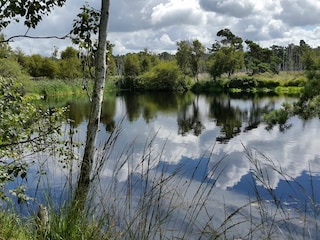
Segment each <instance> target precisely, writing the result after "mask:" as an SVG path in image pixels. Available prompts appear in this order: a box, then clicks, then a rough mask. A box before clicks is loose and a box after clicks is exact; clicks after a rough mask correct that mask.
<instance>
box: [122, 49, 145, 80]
mask: <svg viewBox="0 0 320 240" xmlns="http://www.w3.org/2000/svg"><path fill="white" fill-rule="evenodd" d="M140 73H141V68H140V61H139V56H138V55H137V54H136V53H130V54H127V55H126V56H125V59H124V77H125V78H128V77H129V78H130V77H137V76H139V75H140Z"/></svg>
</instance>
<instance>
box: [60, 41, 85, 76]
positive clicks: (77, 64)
mask: <svg viewBox="0 0 320 240" xmlns="http://www.w3.org/2000/svg"><path fill="white" fill-rule="evenodd" d="M60 56H61V60H59V71H58V74H57V76H58V77H59V78H62V79H75V78H79V77H81V76H82V72H81V61H80V59H79V52H78V50H76V49H74V48H73V47H67V48H66V49H65V50H63V51H62V52H61V54H60Z"/></svg>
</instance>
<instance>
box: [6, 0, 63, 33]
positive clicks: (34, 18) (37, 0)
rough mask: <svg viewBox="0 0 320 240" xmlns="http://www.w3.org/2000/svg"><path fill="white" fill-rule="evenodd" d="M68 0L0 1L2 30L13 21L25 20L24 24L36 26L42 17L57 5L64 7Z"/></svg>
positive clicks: (30, 26)
mask: <svg viewBox="0 0 320 240" xmlns="http://www.w3.org/2000/svg"><path fill="white" fill-rule="evenodd" d="M65 2H66V0H50V1H43V0H16V1H7V0H1V1H0V31H1V30H2V29H3V28H5V27H7V26H8V25H9V24H10V23H11V22H19V21H20V20H23V22H24V25H26V26H27V27H29V28H35V27H36V26H37V25H38V23H39V22H40V21H41V20H42V17H43V16H45V15H47V14H49V13H50V12H51V11H52V9H53V8H54V7H56V6H58V7H62V6H63V5H64V4H65Z"/></svg>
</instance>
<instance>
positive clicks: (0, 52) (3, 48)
mask: <svg viewBox="0 0 320 240" xmlns="http://www.w3.org/2000/svg"><path fill="white" fill-rule="evenodd" d="M4 40H5V39H4V35H3V34H2V33H1V34H0V58H8V57H9V56H11V55H12V50H11V48H10V46H9V44H8V43H7V42H5V41H4Z"/></svg>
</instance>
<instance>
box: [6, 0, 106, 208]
mask: <svg viewBox="0 0 320 240" xmlns="http://www.w3.org/2000/svg"><path fill="white" fill-rule="evenodd" d="M65 1H66V0H50V1H43V0H18V1H7V0H0V8H1V9H0V10H1V11H0V30H1V29H2V28H4V27H6V26H7V25H8V24H9V23H10V22H12V21H19V20H20V19H24V24H25V25H26V26H27V27H36V26H37V24H38V23H39V22H40V21H41V19H42V16H43V15H46V14H48V13H49V12H50V11H51V10H52V9H53V8H54V7H55V6H63V5H64V3H65ZM109 8H110V0H101V10H100V11H95V12H94V13H92V14H91V13H90V14H89V17H90V19H93V21H91V20H90V21H91V23H92V24H91V25H90V27H89V28H85V27H83V25H81V22H83V20H86V17H87V16H88V15H87V14H83V15H82V16H80V17H79V18H78V19H77V20H75V23H74V28H75V29H77V26H80V27H79V28H78V32H77V33H76V35H78V36H79V38H80V39H84V41H86V43H88V46H87V47H88V48H91V47H92V45H91V42H90V41H91V39H87V38H85V37H84V36H85V33H87V32H89V31H90V32H93V33H97V34H98V42H97V48H96V53H95V81H94V87H93V93H92V99H91V111H90V117H89V122H88V127H87V138H86V144H85V149H84V156H83V159H82V162H81V170H80V176H79V181H78V186H77V189H76V193H75V200H76V201H75V202H76V204H75V205H76V209H78V210H83V208H84V206H85V199H86V197H87V195H88V191H89V187H90V182H91V181H90V173H91V171H92V164H93V162H94V161H93V160H94V153H95V142H96V136H97V133H98V126H99V123H100V117H101V106H102V100H103V92H104V85H105V80H106V72H107V71H106V70H107V66H106V63H107V59H106V55H107V52H106V49H107V40H106V39H107V32H108V31H107V30H108V22H109ZM96 15H97V16H98V17H96ZM78 20H80V21H78ZM95 20H97V21H95ZM6 107H8V106H6ZM1 119H2V118H1ZM77 203H79V204H77Z"/></svg>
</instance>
